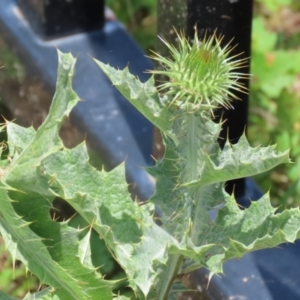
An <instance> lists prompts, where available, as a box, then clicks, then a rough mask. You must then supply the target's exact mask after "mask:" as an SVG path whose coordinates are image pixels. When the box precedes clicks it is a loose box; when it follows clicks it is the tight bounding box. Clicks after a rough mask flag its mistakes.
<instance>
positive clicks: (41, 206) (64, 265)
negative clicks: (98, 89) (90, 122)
mask: <svg viewBox="0 0 300 300" xmlns="http://www.w3.org/2000/svg"><path fill="white" fill-rule="evenodd" d="M74 64H75V59H74V58H73V57H72V56H71V54H62V53H59V68H58V82H57V87H56V94H55V96H54V99H53V103H52V106H51V108H50V112H49V116H48V117H47V118H46V120H45V122H44V123H43V124H42V125H41V127H40V128H39V129H38V130H37V131H36V132H35V131H34V130H32V129H21V128H20V127H18V126H16V125H12V124H8V125H7V126H8V131H9V133H11V134H12V135H11V137H10V138H9V139H8V143H9V146H10V150H11V153H10V155H11V156H13V157H12V158H11V159H12V163H11V164H9V165H7V168H6V170H5V172H4V174H5V176H4V177H3V178H4V184H5V187H6V188H7V189H9V190H10V191H9V195H8V196H7V199H6V201H7V202H9V203H10V204H11V205H12V208H11V210H12V213H15V217H11V219H9V220H8V221H7V224H8V225H10V227H9V228H8V229H6V231H7V235H8V238H6V243H9V241H10V242H11V241H14V240H15V239H18V243H14V244H12V245H11V246H10V248H11V249H10V251H11V252H13V253H12V254H13V255H15V256H16V255H17V254H18V255H19V256H20V257H18V258H20V259H21V261H23V262H24V264H25V266H27V267H28V268H29V270H31V271H32V272H33V273H34V274H36V275H37V276H38V277H39V278H40V280H41V282H42V283H46V284H49V285H50V286H51V287H53V288H54V289H55V294H53V295H52V296H53V297H57V299H62V300H64V299H82V300H86V299H100V298H101V299H105V300H109V299H112V286H113V283H109V282H107V281H105V280H103V279H102V278H101V276H100V275H99V274H97V273H96V272H95V269H94V268H93V267H91V266H90V265H89V266H87V267H86V266H83V265H82V264H81V262H80V259H79V257H81V258H82V257H83V256H82V255H81V254H80V252H79V245H80V247H82V246H83V242H79V239H78V235H79V231H78V230H76V229H74V228H71V227H69V226H68V225H67V223H64V222H61V223H58V222H55V221H54V220H52V219H51V218H50V209H51V207H52V206H51V202H52V201H53V198H54V195H55V191H53V190H51V188H50V187H49V184H48V178H47V177H46V176H45V174H44V171H43V170H42V169H41V166H42V161H43V159H45V158H46V157H48V156H51V155H53V153H55V152H57V151H61V150H62V149H63V145H62V141H61V140H60V138H59V136H58V132H59V129H60V126H61V123H62V121H63V119H64V117H65V116H67V115H68V114H69V112H70V110H71V109H72V107H73V106H74V105H75V104H76V103H77V101H78V97H77V95H76V94H75V93H74V91H73V90H72V76H73V71H74ZM11 187H13V189H11ZM11 190H13V191H11ZM2 198H3V197H2ZM4 200H5V199H4V198H3V199H1V200H0V201H4ZM18 216H22V219H21V217H18ZM17 218H18V219H20V221H22V222H23V223H24V224H27V227H24V226H23V227H24V228H27V230H28V232H29V233H31V234H32V235H33V236H34V237H35V238H30V237H28V236H26V235H25V234H24V235H23V236H18V233H19V232H20V229H19V228H18V232H16V231H13V229H14V228H15V227H14V226H15V224H16V223H15V219H17ZM8 225H7V226H8ZM19 227H22V226H21V225H20V226H19ZM27 234H28V233H27ZM19 240H20V241H19ZM35 240H37V242H40V245H39V244H34V243H33V242H34V241H35ZM37 242H36V243H37ZM31 243H32V245H33V246H32V248H31V247H30V244H31ZM9 245H10V244H9ZM26 247H27V248H28V249H29V250H30V254H28V253H27V252H26V251H28V249H27V248H26ZM15 253H17V254H15ZM25 254H26V256H25ZM88 256H89V254H88V252H86V253H85V256H84V261H85V262H86V261H88V260H89V257H88Z"/></svg>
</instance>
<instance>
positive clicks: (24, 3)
mask: <svg viewBox="0 0 300 300" xmlns="http://www.w3.org/2000/svg"><path fill="white" fill-rule="evenodd" d="M19 6H20V7H21V8H22V11H23V13H24V14H25V16H26V17H27V20H28V21H29V22H30V24H31V26H32V27H33V28H34V30H35V31H36V32H37V33H38V34H39V35H41V36H43V37H44V38H46V39H49V38H53V37H61V36H66V35H70V34H74V33H79V32H87V31H92V30H95V29H100V28H102V27H103V25H104V0H72V1H68V0H19Z"/></svg>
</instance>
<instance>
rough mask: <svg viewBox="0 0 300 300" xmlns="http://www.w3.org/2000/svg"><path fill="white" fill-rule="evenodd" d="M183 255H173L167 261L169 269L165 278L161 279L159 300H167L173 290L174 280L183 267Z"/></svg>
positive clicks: (165, 273)
mask: <svg viewBox="0 0 300 300" xmlns="http://www.w3.org/2000/svg"><path fill="white" fill-rule="evenodd" d="M182 259H183V257H182V255H179V254H174V255H171V256H170V258H169V259H168V261H167V268H166V270H165V272H164V276H163V277H162V278H161V280H160V283H159V285H158V286H159V289H158V293H157V294H158V298H157V300H167V299H168V296H169V294H170V290H171V288H172V284H173V281H174V279H175V278H176V276H177V274H178V273H179V270H180V268H181V265H182Z"/></svg>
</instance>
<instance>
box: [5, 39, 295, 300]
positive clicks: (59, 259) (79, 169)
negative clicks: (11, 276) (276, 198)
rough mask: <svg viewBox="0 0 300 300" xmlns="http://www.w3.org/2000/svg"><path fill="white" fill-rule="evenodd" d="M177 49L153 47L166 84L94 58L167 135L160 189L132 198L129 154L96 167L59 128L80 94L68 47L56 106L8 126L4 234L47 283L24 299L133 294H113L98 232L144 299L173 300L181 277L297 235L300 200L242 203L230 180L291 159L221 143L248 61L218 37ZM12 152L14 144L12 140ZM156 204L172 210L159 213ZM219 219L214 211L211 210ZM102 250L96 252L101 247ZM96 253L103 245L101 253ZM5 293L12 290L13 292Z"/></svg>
mask: <svg viewBox="0 0 300 300" xmlns="http://www.w3.org/2000/svg"><path fill="white" fill-rule="evenodd" d="M178 40H179V47H178V48H176V47H175V46H172V45H170V44H168V43H167V42H165V41H164V42H165V44H166V45H167V47H168V48H169V49H170V54H171V57H170V58H163V57H161V56H160V55H158V54H154V59H156V60H157V61H159V62H161V63H162V65H163V70H161V71H152V73H153V74H162V75H165V76H166V77H168V81H166V82H164V83H161V85H160V87H158V88H156V87H155V84H154V78H153V76H152V77H151V78H150V79H149V80H148V81H147V82H145V83H141V82H140V81H139V80H138V79H137V78H135V77H134V76H133V75H131V74H130V73H129V71H128V68H125V69H124V70H122V71H121V70H116V69H114V68H112V67H110V66H109V65H106V64H103V63H101V62H99V61H96V63H97V64H98V65H99V67H100V68H101V69H102V71H103V72H104V73H105V74H106V75H107V76H108V77H109V78H110V79H111V81H112V83H113V84H114V85H115V86H116V87H117V88H118V89H119V91H120V92H121V93H122V94H123V95H124V96H125V97H126V98H127V99H128V100H129V101H130V102H131V103H132V104H133V105H134V106H135V107H136V108H137V109H139V110H140V112H141V113H142V114H144V115H145V117H147V118H148V119H149V120H150V121H151V122H152V123H153V124H154V125H155V126H157V127H158V128H159V129H160V130H161V133H162V136H163V141H164V144H165V155H164V157H163V159H161V160H158V161H156V165H155V166H154V167H151V168H147V170H148V172H149V173H150V174H151V175H153V176H154V177H155V178H156V191H155V193H154V195H153V196H152V197H151V199H149V200H148V201H146V202H145V203H144V204H143V205H140V204H138V203H136V202H134V201H132V199H131V197H130V195H129V193H128V190H127V184H126V182H125V170H124V169H125V168H124V164H122V165H120V166H118V167H116V168H115V169H114V170H112V171H111V172H105V171H104V170H100V171H99V170H96V169H95V168H93V167H92V166H90V165H89V163H88V160H89V157H88V153H87V150H86V147H85V144H84V143H82V144H80V145H78V146H77V147H75V148H73V149H66V148H65V147H64V146H63V143H62V141H61V140H60V138H59V134H58V133H59V129H60V126H61V124H62V122H63V119H64V118H65V117H66V116H68V114H69V113H70V111H71V109H72V108H73V107H74V105H76V103H77V102H78V100H79V98H78V97H77V95H76V93H75V92H74V91H73V90H72V76H73V73H74V66H75V59H74V58H73V57H72V55H71V54H62V53H60V52H59V53H58V56H59V67H58V81H57V86H56V93H55V95H54V98H53V102H52V106H51V109H50V111H49V115H48V117H47V118H46V120H45V122H44V123H43V124H42V125H41V127H40V128H39V129H38V130H37V131H35V130H34V129H33V128H22V127H20V126H18V125H16V124H14V123H10V122H7V124H6V125H5V127H6V129H7V134H8V141H7V144H8V147H9V155H8V157H7V158H5V157H4V158H3V160H1V164H0V175H1V177H0V207H1V212H0V233H1V235H2V237H3V239H4V241H5V244H6V247H7V249H8V250H9V251H10V252H11V254H12V257H13V260H16V259H18V260H20V261H22V262H23V263H24V265H25V266H26V268H27V269H29V270H30V271H31V272H32V273H34V274H35V275H37V276H38V277H39V279H40V281H41V283H43V284H46V285H48V288H46V289H44V290H43V291H40V292H38V293H36V294H33V295H27V296H26V299H27V300H28V299H59V300H70V299H76V300H77V299H79V300H81V299H82V300H87V299H88V300H91V299H92V300H98V299H101V300H110V299H112V298H114V299H119V300H125V299H129V298H126V297H125V296H122V295H118V294H113V284H114V282H111V281H108V280H106V279H105V276H104V274H101V266H97V265H95V263H94V262H93V261H92V259H91V251H92V250H91V247H90V237H91V231H92V230H93V231H94V232H96V233H97V235H98V236H99V238H101V239H102V240H103V241H104V242H105V243H106V245H107V247H108V249H109V250H110V252H111V253H112V255H113V257H114V258H115V259H116V260H117V261H118V262H119V264H120V265H121V266H122V268H123V269H124V271H125V272H126V275H127V277H128V283H129V286H130V287H131V288H132V290H133V291H134V292H135V294H136V296H137V297H138V298H139V299H158V300H165V299H174V297H175V295H176V291H177V287H178V285H177V283H178V280H179V279H180V278H181V276H182V275H184V274H186V273H188V272H190V271H193V270H195V269H197V268H200V267H205V268H207V269H209V270H210V274H211V276H212V275H213V274H215V273H220V272H222V264H223V263H224V262H225V261H227V260H229V259H232V258H239V257H241V256H243V255H244V254H245V253H248V252H251V251H254V250H258V249H263V248H268V247H274V246H276V245H278V244H280V243H283V242H293V241H294V240H295V239H297V238H299V236H300V233H299V228H300V213H299V209H298V208H295V209H290V210H284V211H283V212H282V213H278V214H275V211H276V209H275V208H273V207H272V206H271V204H270V200H269V197H268V194H266V195H264V196H263V197H262V198H261V199H260V200H259V201H257V202H253V203H252V204H251V206H250V207H249V208H247V209H245V210H241V209H240V208H239V207H238V205H237V204H236V201H235V199H234V197H233V196H230V195H228V194H227V193H226V192H225V191H224V184H225V182H226V181H228V180H231V179H236V178H241V177H246V176H252V175H255V174H258V173H261V172H263V171H266V170H268V169H270V168H272V167H274V166H276V165H278V164H280V163H284V162H289V158H288V152H283V153H278V152H276V150H275V147H273V146H269V147H261V148H251V147H250V146H249V144H248V142H247V139H246V137H245V136H242V137H241V138H240V140H239V142H238V143H237V144H235V145H231V144H230V143H229V142H228V141H227V142H226V143H225V146H224V148H223V149H222V150H221V149H220V147H219V145H218V141H217V140H218V137H219V133H220V130H221V125H222V124H221V123H219V124H217V123H214V122H213V121H212V118H213V117H214V111H215V109H216V108H218V107H225V108H227V109H230V108H231V101H233V100H234V99H235V98H236V97H235V95H234V92H233V91H234V90H237V89H238V90H245V88H244V87H243V86H241V85H240V84H239V82H238V79H239V78H240V77H243V76H247V75H243V74H240V73H237V71H236V70H237V69H238V68H240V67H242V65H243V63H244V61H243V60H239V59H238V58H234V57H233V58H232V57H230V49H231V48H230V46H226V47H225V48H221V46H220V39H219V38H217V37H216V36H213V37H211V38H208V39H206V40H204V41H201V42H200V41H199V40H198V38H197V36H195V38H194V42H193V44H190V43H189V41H187V39H186V38H185V37H184V36H183V35H178ZM2 150H4V149H2ZM57 196H59V197H61V198H63V199H64V200H65V201H67V202H68V203H69V204H70V205H71V206H73V208H74V209H75V210H76V212H77V215H78V216H79V217H81V218H82V219H83V220H84V222H85V223H86V224H87V227H86V228H78V229H75V228H73V227H72V226H70V220H67V221H65V222H60V223H59V222H56V220H55V218H51V217H50V213H49V210H50V209H51V207H52V202H53V199H54V198H55V197H57ZM155 206H158V207H159V208H160V209H161V211H162V215H161V216H160V223H161V224H162V225H161V226H159V225H157V223H156V222H155V220H154V219H155V218H154V211H155ZM213 211H215V212H216V217H215V218H213V217H212V214H211V213H212V212H213ZM94 251H97V250H94ZM94 255H97V253H94ZM0 297H2V298H5V299H13V298H11V297H8V296H5V295H3V293H2V292H0Z"/></svg>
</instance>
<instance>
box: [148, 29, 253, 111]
mask: <svg viewBox="0 0 300 300" xmlns="http://www.w3.org/2000/svg"><path fill="white" fill-rule="evenodd" d="M175 32H176V35H177V38H178V44H179V45H178V48H176V47H174V46H173V45H171V44H169V43H168V42H167V41H165V40H164V39H162V38H160V39H161V40H162V42H163V43H164V44H165V45H166V46H167V47H168V48H169V50H170V54H171V57H170V58H165V57H163V56H161V55H160V54H158V53H155V52H153V53H154V55H153V56H151V58H152V59H154V60H156V61H158V62H160V63H161V64H162V67H163V69H162V70H154V71H150V72H151V73H152V74H159V75H163V76H164V77H165V76H167V77H168V78H169V80H168V81H166V82H163V83H162V84H160V85H159V86H158V89H159V91H160V92H162V93H163V94H167V95H170V96H171V97H170V99H172V100H171V101H169V105H175V106H176V107H180V108H183V109H187V110H189V111H192V112H193V111H198V110H199V109H201V110H208V111H210V112H213V110H214V109H215V108H218V107H220V106H223V107H225V108H227V109H229V108H232V106H231V103H230V102H231V100H232V99H238V97H237V96H236V95H235V94H234V90H238V91H242V92H247V89H246V88H245V87H244V86H243V85H242V84H241V83H240V82H239V81H238V79H239V78H248V77H249V76H248V75H246V74H243V73H239V72H237V69H240V68H243V67H244V66H245V63H246V59H237V60H236V59H235V58H236V57H237V56H238V55H235V56H232V57H230V56H229V55H230V53H231V51H232V49H233V48H232V47H231V46H230V44H228V45H227V46H225V47H224V48H221V41H222V37H217V35H216V34H214V35H213V36H211V37H209V38H206V37H205V38H204V39H203V40H202V41H200V40H199V39H198V35H197V31H196V32H195V37H194V41H193V43H192V44H190V43H189V41H188V40H187V39H186V37H185V36H184V34H183V33H180V34H179V33H178V32H177V31H175Z"/></svg>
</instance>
